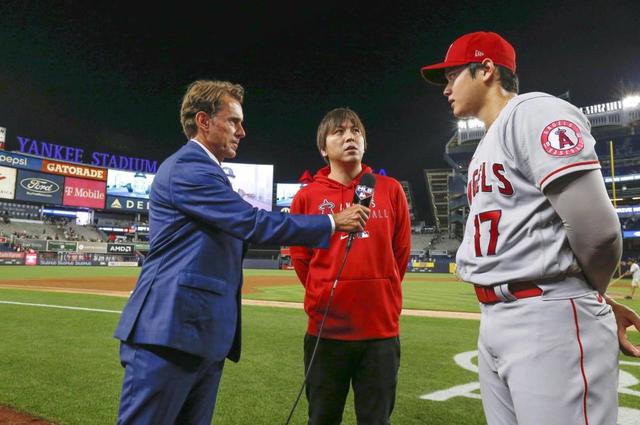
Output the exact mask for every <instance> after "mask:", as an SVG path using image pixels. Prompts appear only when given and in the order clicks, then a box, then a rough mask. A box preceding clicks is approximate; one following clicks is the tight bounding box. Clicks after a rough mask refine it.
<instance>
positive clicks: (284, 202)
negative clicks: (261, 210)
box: [276, 183, 306, 211]
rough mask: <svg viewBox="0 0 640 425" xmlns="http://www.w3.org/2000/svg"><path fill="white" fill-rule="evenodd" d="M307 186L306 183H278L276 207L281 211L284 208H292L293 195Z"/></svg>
mask: <svg viewBox="0 0 640 425" xmlns="http://www.w3.org/2000/svg"><path fill="white" fill-rule="evenodd" d="M304 186H306V183H277V184H276V208H277V210H278V211H281V210H282V209H283V208H290V207H291V202H292V201H293V197H294V196H296V193H298V191H299V190H300V189H301V188H303V187H304Z"/></svg>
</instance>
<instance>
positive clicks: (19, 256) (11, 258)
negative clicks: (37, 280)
mask: <svg viewBox="0 0 640 425" xmlns="http://www.w3.org/2000/svg"><path fill="white" fill-rule="evenodd" d="M24 255H25V254H24V252H0V265H22V264H24Z"/></svg>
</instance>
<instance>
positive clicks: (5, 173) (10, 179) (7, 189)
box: [0, 167, 17, 199]
mask: <svg viewBox="0 0 640 425" xmlns="http://www.w3.org/2000/svg"><path fill="white" fill-rule="evenodd" d="M16 173H17V172H16V169H15V168H9V167H0V198H2V199H13V198H15V196H16Z"/></svg>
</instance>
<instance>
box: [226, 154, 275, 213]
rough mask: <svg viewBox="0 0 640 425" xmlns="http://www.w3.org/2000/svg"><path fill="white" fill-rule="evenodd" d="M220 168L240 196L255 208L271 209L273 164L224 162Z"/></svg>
mask: <svg viewBox="0 0 640 425" xmlns="http://www.w3.org/2000/svg"><path fill="white" fill-rule="evenodd" d="M222 170H223V171H224V173H225V174H226V175H227V178H228V179H229V181H230V182H231V186H233V190H235V191H236V192H237V193H238V194H239V195H240V196H242V198H243V199H244V200H245V201H247V202H248V203H250V204H251V205H253V206H254V207H256V208H260V209H263V210H267V211H271V209H272V202H273V165H266V164H239V163H235V162H225V163H224V164H222Z"/></svg>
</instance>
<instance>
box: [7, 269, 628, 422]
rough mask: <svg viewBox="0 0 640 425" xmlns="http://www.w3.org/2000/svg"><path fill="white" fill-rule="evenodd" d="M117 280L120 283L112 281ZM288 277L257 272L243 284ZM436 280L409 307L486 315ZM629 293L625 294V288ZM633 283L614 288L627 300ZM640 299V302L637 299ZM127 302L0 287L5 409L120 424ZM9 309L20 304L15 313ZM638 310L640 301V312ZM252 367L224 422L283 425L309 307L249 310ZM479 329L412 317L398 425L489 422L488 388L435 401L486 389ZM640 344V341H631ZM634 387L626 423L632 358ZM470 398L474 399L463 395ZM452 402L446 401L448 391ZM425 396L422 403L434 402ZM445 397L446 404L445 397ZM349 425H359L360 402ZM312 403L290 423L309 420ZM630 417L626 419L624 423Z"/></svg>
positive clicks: (299, 373)
mask: <svg viewBox="0 0 640 425" xmlns="http://www.w3.org/2000/svg"><path fill="white" fill-rule="evenodd" d="M138 272H139V269H136V268H134V269H128V268H121V269H118V268H64V267H32V268H30V267H26V268H23V267H12V266H8V267H0V280H5V279H12V280H13V279H36V278H39V277H46V278H64V277H71V276H72V277H80V276H83V275H87V273H90V276H123V275H125V276H126V275H135V274H137V273H138ZM111 273H113V274H111ZM281 273H287V274H288V275H290V273H291V272H280V271H254V270H247V271H246V273H245V275H252V274H259V275H266V274H269V275H271V274H273V275H276V276H277V275H281ZM434 277H435V278H436V279H437V278H441V277H442V276H433V275H426V274H424V275H422V274H421V275H415V274H414V275H408V278H407V279H406V281H405V283H404V294H405V307H407V308H417V309H437V310H448V309H450V310H455V311H478V309H477V303H476V302H475V299H474V298H473V297H472V293H471V291H470V288H468V287H467V286H466V285H464V284H460V283H456V282H441V281H438V280H433V281H430V278H434ZM625 285H626V286H625ZM627 289H628V282H622V283H621V284H620V285H616V287H615V288H614V289H613V290H614V291H619V292H620V293H621V294H623V293H625V291H626V290H627ZM249 295H250V296H251V298H256V299H274V300H285V301H301V300H302V290H301V288H300V287H298V286H283V287H265V288H264V289H263V290H261V291H259V292H256V293H253V294H249ZM639 295H640V294H639ZM125 301H126V300H125V299H123V298H118V297H107V296H97V295H83V294H66V293H49V292H41V291H30V290H17V289H0V302H5V303H0V323H1V326H0V329H1V331H0V332H1V335H2V339H1V343H0V404H4V405H9V406H12V407H15V408H17V409H18V410H21V411H25V412H30V413H32V414H36V415H39V416H41V417H45V418H47V419H49V420H53V421H55V422H56V423H57V424H60V425H71V424H77V425H90V424H100V425H103V424H113V423H115V416H116V412H117V405H118V397H119V393H120V384H121V379H122V368H121V367H120V364H119V359H118V342H117V341H116V340H115V339H113V338H112V336H111V335H112V333H113V330H114V328H115V326H116V323H117V320H118V317H119V314H118V312H119V311H120V310H121V309H122V307H123V306H124V303H125ZM6 302H13V303H22V304H6ZM637 303H638V302H637V301H634V302H633V303H631V304H632V305H633V306H634V308H638V307H640V306H639V305H638V304H637ZM25 304H46V305H55V306H73V307H82V308H89V309H100V310H103V311H86V310H68V309H60V308H46V307H42V306H32V305H25ZM243 309H244V310H243V311H244V317H243V337H244V339H243V358H242V360H241V361H240V363H238V364H235V363H231V362H229V363H227V365H226V367H225V373H224V376H223V380H222V385H221V389H220V393H219V398H218V405H217V408H216V414H215V420H214V423H216V424H233V425H242V424H278V423H284V420H285V419H286V417H287V414H288V412H289V409H290V408H291V405H292V403H293V401H294V399H295V397H296V395H297V392H298V390H299V388H300V385H301V384H302V378H303V368H302V337H303V334H304V331H305V328H306V316H305V315H304V312H303V311H301V310H292V309H281V308H269V307H253V306H245V307H243ZM477 333H478V322H477V321H474V320H455V319H435V318H423V317H403V318H402V320H401V342H402V362H401V369H400V376H399V387H398V394H397V403H396V409H395V411H394V414H393V417H392V419H393V423H394V424H398V425H405V424H406V425H411V424H434V425H435V424H438V425H443V424H446V425H457V424H460V425H462V424H465V425H466V424H483V423H485V422H484V419H483V415H482V408H481V404H480V400H479V399H478V398H477V397H478V391H477V390H475V391H473V392H472V394H467V395H466V396H461V395H458V396H451V394H452V393H453V392H455V391H454V390H452V391H450V394H449V396H450V398H448V399H446V400H443V401H433V400H431V399H429V398H434V396H429V394H432V393H435V392H441V391H444V390H448V389H452V388H453V387H456V386H461V385H467V384H473V383H474V382H477V375H476V374H475V373H474V372H472V371H469V370H466V369H464V368H462V367H460V366H458V365H456V363H455V362H454V356H456V355H458V354H461V353H466V352H473V351H474V350H475V346H476V338H477ZM631 337H632V339H633V340H634V341H635V342H636V343H640V335H639V334H638V333H632V334H631ZM621 360H623V361H624V362H628V364H627V363H623V364H622V365H621V370H622V375H621V377H622V379H621V384H622V386H624V388H623V389H622V393H621V394H620V406H622V408H623V409H622V410H621V418H620V420H619V424H620V425H631V424H636V425H637V424H638V423H640V360H636V361H632V360H631V359H628V358H622V357H621ZM463 392H464V391H463ZM440 394H442V393H440ZM425 395H426V397H424V398H420V397H421V396H425ZM445 398H446V397H445ZM347 406H348V407H347V410H346V413H345V420H344V423H345V424H355V416H354V413H353V408H352V402H351V400H350V401H349V402H348V403H347ZM306 407H307V406H306V401H305V400H304V397H302V399H301V401H300V404H299V405H298V408H297V410H296V414H295V416H294V420H293V422H292V423H295V424H303V423H305V413H306ZM625 415H626V416H625Z"/></svg>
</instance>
